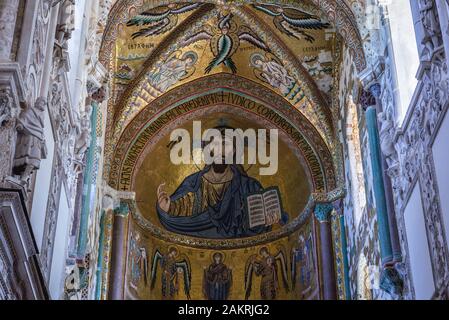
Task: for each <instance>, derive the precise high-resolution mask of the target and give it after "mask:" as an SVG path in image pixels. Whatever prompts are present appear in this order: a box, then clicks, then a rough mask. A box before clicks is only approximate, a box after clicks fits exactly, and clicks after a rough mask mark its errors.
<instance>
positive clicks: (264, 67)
mask: <svg viewBox="0 0 449 320" xmlns="http://www.w3.org/2000/svg"><path fill="white" fill-rule="evenodd" d="M269 56H270V55H269V54H267V55H266V57H264V56H262V54H260V53H255V54H253V55H252V56H251V64H252V66H253V67H255V68H256V70H257V72H256V71H255V74H256V76H257V77H258V78H259V79H261V80H262V81H264V82H267V83H269V84H270V85H271V86H272V87H273V88H276V89H279V90H280V91H281V93H282V94H283V95H287V94H288V93H289V92H290V90H291V89H292V88H293V87H294V85H295V79H294V78H293V77H291V76H290V75H289V74H288V71H287V69H285V67H284V66H283V65H282V64H281V63H280V62H278V61H276V59H275V57H274V56H272V57H271V58H270V57H269Z"/></svg>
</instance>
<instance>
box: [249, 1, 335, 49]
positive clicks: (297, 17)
mask: <svg viewBox="0 0 449 320" xmlns="http://www.w3.org/2000/svg"><path fill="white" fill-rule="evenodd" d="M253 7H254V8H255V9H257V10H259V11H261V12H263V13H265V14H267V15H269V16H271V17H273V23H274V26H275V27H276V29H278V30H279V31H281V32H282V33H284V34H286V35H287V36H289V37H293V38H296V39H298V40H299V39H305V40H306V41H308V42H310V43H313V42H315V38H314V37H313V36H312V35H311V34H310V32H308V31H309V30H323V29H326V28H329V27H330V25H329V23H326V22H322V21H321V19H320V17H318V16H316V15H313V14H311V13H308V12H306V11H303V10H300V9H298V8H294V7H291V6H285V7H282V6H280V5H276V4H260V3H257V4H253ZM306 30H307V31H306Z"/></svg>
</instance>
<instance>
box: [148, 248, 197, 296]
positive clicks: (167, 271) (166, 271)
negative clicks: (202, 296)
mask: <svg viewBox="0 0 449 320" xmlns="http://www.w3.org/2000/svg"><path fill="white" fill-rule="evenodd" d="M159 267H160V270H161V294H162V299H168V300H172V299H174V298H175V296H176V295H178V294H179V292H180V291H181V290H180V289H181V287H183V289H184V290H183V292H184V294H185V296H186V298H187V299H190V287H191V280H192V270H191V268H190V261H189V259H188V257H187V256H186V255H184V254H180V253H179V252H178V249H176V248H174V247H171V248H169V249H168V252H167V253H166V254H162V253H161V252H160V251H159V250H158V249H156V250H155V252H154V254H153V260H152V263H151V290H153V289H154V286H155V284H156V278H157V272H158V268H159Z"/></svg>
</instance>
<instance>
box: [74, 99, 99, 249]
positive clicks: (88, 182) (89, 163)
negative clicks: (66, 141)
mask: <svg viewBox="0 0 449 320" xmlns="http://www.w3.org/2000/svg"><path fill="white" fill-rule="evenodd" d="M91 106H92V113H91V115H90V123H91V128H92V129H91V137H90V139H91V140H90V146H89V149H88V151H87V155H86V164H85V165H86V167H85V170H84V182H83V197H82V201H81V214H80V228H79V237H78V247H77V255H78V256H79V257H82V256H84V254H85V251H86V246H87V233H88V225H89V215H90V210H91V195H92V187H95V186H93V185H92V184H93V183H92V175H93V170H94V168H93V165H94V160H95V154H96V152H97V150H96V149H97V135H96V133H97V131H96V130H95V128H96V123H97V112H98V104H97V102H96V101H93V102H92V104H91Z"/></svg>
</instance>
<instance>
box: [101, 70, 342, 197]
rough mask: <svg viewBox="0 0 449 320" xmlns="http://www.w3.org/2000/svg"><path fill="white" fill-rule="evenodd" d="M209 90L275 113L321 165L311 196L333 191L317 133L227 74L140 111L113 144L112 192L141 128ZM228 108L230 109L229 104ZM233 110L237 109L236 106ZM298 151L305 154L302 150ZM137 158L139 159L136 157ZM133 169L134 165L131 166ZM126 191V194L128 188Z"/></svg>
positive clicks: (277, 99)
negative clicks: (321, 184)
mask: <svg viewBox="0 0 449 320" xmlns="http://www.w3.org/2000/svg"><path fill="white" fill-rule="evenodd" d="M210 88H214V89H213V90H212V91H217V90H225V91H230V92H234V93H235V94H242V95H244V96H246V97H247V98H248V99H250V100H253V101H255V102H257V103H259V104H261V105H264V106H265V107H267V108H268V109H271V110H272V111H274V112H275V113H276V114H277V115H278V116H279V117H280V118H282V119H283V120H284V121H285V122H287V123H288V125H290V126H291V127H292V128H294V129H295V130H296V131H297V132H298V133H299V134H300V135H301V136H302V138H303V139H304V140H305V142H306V144H307V146H308V147H310V149H311V150H312V152H313V153H314V156H315V157H316V159H317V162H318V163H319V164H320V167H321V173H322V176H323V179H324V187H323V188H322V189H321V190H316V189H315V190H311V191H312V193H314V192H315V193H316V192H319V193H321V192H330V191H331V190H334V189H336V187H337V186H336V176H335V172H336V169H335V166H334V158H333V156H332V152H331V150H329V149H328V147H327V145H326V143H325V141H324V140H323V139H322V138H321V136H320V135H319V134H318V131H317V130H316V129H315V127H314V126H313V125H312V124H311V123H310V122H309V121H308V120H307V118H305V116H304V115H303V114H302V113H301V112H299V111H298V110H296V109H294V108H293V107H292V106H291V105H290V104H289V103H288V102H287V101H285V99H283V98H282V97H281V96H279V95H278V94H276V93H274V92H273V91H271V90H269V89H268V88H266V87H265V86H263V85H260V84H257V83H255V82H253V81H250V80H248V79H246V78H241V77H236V76H235V75H230V74H227V73H220V74H215V75H211V76H207V77H203V78H200V79H196V80H194V81H191V82H189V83H187V84H184V85H182V86H180V87H177V88H175V89H173V90H171V91H169V92H168V93H166V94H164V95H162V96H161V97H159V98H157V99H156V100H154V101H152V102H151V103H150V104H149V105H147V106H146V107H145V108H144V109H143V110H141V111H140V112H139V113H138V114H137V116H136V117H134V119H133V120H132V121H131V122H130V123H129V124H128V126H127V127H126V128H125V129H124V130H123V132H122V134H121V136H120V139H119V141H118V143H117V144H116V148H115V151H114V154H113V156H112V161H111V162H110V164H109V165H110V168H108V169H109V170H108V172H109V177H108V180H109V185H110V186H111V187H112V188H116V189H119V188H120V186H121V184H120V179H121V176H122V173H123V172H122V170H123V167H124V165H125V161H127V155H128V153H129V152H130V150H131V148H132V146H133V145H135V140H136V138H137V137H138V136H139V135H140V134H141V132H142V131H143V130H144V127H145V126H146V125H147V124H148V123H149V122H150V121H151V120H152V119H155V118H158V117H159V116H160V115H161V114H162V113H163V112H164V110H168V109H170V108H171V107H172V106H174V105H176V104H180V101H182V102H184V101H187V103H188V101H189V100H192V99H193V98H194V97H197V96H200V95H204V94H207V93H210V92H211V89H210ZM192 97H193V98H192ZM184 103H185V102H184ZM222 104H226V103H222ZM228 104H229V105H231V106H232V104H230V103H228ZM235 106H237V107H238V105H235ZM148 140H149V139H148ZM148 140H147V141H146V142H145V144H146V143H147V142H148ZM144 150H145V145H142V146H140V147H139V150H138V153H139V154H140V153H142V152H144ZM301 151H302V152H304V151H305V150H301ZM133 152H134V151H133ZM136 152H137V151H136ZM303 154H304V153H303ZM136 157H137V158H139V156H136ZM136 160H137V159H136ZM135 165H136V163H135V164H134V166H135ZM305 169H307V168H305ZM129 185H131V183H129ZM125 189H126V190H128V188H125Z"/></svg>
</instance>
